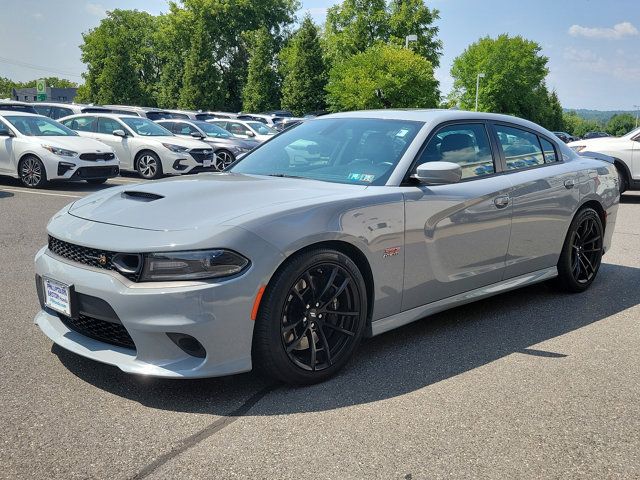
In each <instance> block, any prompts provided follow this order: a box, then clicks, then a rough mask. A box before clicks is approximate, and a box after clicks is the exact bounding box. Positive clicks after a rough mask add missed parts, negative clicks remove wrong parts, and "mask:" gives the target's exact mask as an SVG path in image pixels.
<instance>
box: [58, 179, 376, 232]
mask: <svg viewBox="0 0 640 480" xmlns="http://www.w3.org/2000/svg"><path fill="white" fill-rule="evenodd" d="M365 188H366V187H365V186H359V185H348V184H334V183H327V182H320V181H314V180H305V179H295V178H275V177H265V176H258V175H244V174H237V173H204V174H199V175H194V176H191V177H178V178H171V179H165V180H159V181H155V182H149V183H144V184H138V185H133V186H122V187H116V188H109V189H106V190H103V191H100V192H98V193H95V194H93V195H90V196H87V197H85V198H83V199H82V200H78V201H77V202H75V203H74V204H73V205H71V207H70V208H69V211H68V213H69V214H70V215H73V216H75V217H78V218H82V219H85V220H91V221H94V222H100V223H106V224H111V225H118V226H123V227H130V228H138V229H143V230H157V231H171V230H190V229H198V228H205V227H210V226H214V225H222V224H225V222H230V221H231V220H233V219H234V218H237V217H239V216H242V215H246V214H250V213H254V212H257V211H259V210H270V211H273V209H281V210H282V211H285V210H287V209H289V208H293V207H295V206H298V205H300V204H301V203H304V202H309V201H311V202H313V201H314V200H315V199H321V198H323V197H325V198H326V197H330V196H336V197H339V196H343V195H352V194H357V193H358V192H361V191H362V190H363V189H365Z"/></svg>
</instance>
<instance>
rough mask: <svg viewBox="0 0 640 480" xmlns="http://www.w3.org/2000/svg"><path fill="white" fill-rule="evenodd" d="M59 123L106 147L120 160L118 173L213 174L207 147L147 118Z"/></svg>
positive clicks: (81, 118)
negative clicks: (204, 172)
mask: <svg viewBox="0 0 640 480" xmlns="http://www.w3.org/2000/svg"><path fill="white" fill-rule="evenodd" d="M60 121H61V123H62V124H63V125H65V126H67V127H69V128H70V129H72V130H75V131H77V132H78V133H79V134H80V135H82V136H83V137H90V138H93V139H96V140H100V141H101V142H103V143H106V144H107V145H109V146H110V147H112V148H113V150H114V151H115V152H116V155H117V156H118V158H119V159H120V169H121V170H130V171H137V172H138V173H139V174H140V176H141V177H143V178H146V179H154V178H160V177H161V176H162V175H163V174H182V173H197V172H203V171H215V162H214V153H213V149H212V148H211V146H210V145H208V144H206V143H204V142H202V141H200V140H196V139H187V138H179V137H177V136H175V135H174V134H173V133H171V132H170V131H169V130H167V129H166V128H164V127H162V126H160V125H158V124H157V123H155V122H152V121H151V120H149V119H147V118H142V117H135V116H133V115H119V114H106V113H100V114H86V115H71V116H70V117H65V118H63V119H61V120H60Z"/></svg>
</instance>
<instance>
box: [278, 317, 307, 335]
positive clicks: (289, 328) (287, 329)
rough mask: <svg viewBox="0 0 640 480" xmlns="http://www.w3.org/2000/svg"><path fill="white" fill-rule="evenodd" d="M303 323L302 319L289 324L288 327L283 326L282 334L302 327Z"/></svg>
mask: <svg viewBox="0 0 640 480" xmlns="http://www.w3.org/2000/svg"><path fill="white" fill-rule="evenodd" d="M302 322H304V320H303V319H300V320H298V321H297V322H293V323H289V324H287V325H282V332H283V333H288V332H290V331H291V330H293V329H294V328H296V327H297V326H298V325H300V324H301V323H302Z"/></svg>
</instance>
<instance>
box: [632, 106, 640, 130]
mask: <svg viewBox="0 0 640 480" xmlns="http://www.w3.org/2000/svg"><path fill="white" fill-rule="evenodd" d="M633 108H635V109H636V128H638V112H640V105H634V106H633Z"/></svg>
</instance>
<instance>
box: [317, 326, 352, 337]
mask: <svg viewBox="0 0 640 480" xmlns="http://www.w3.org/2000/svg"><path fill="white" fill-rule="evenodd" d="M324 326H325V327H327V328H330V329H331V330H335V331H336V332H340V333H344V334H345V335H349V336H350V337H353V336H354V335H355V334H356V332H352V331H351V330H346V329H344V328H342V327H339V326H337V325H334V324H333V323H329V322H327V323H325V324H324Z"/></svg>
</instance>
